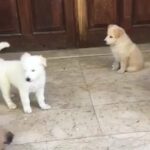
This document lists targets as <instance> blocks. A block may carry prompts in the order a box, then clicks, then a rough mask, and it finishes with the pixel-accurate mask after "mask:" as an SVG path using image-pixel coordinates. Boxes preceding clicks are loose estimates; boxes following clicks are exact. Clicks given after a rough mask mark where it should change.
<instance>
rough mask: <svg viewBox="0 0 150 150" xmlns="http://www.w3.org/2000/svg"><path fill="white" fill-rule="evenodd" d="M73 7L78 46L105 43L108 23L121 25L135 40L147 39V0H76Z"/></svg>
mask: <svg viewBox="0 0 150 150" xmlns="http://www.w3.org/2000/svg"><path fill="white" fill-rule="evenodd" d="M85 6H86V7H85ZM76 10H77V13H76V18H77V26H78V36H79V38H78V45H79V47H89V46H101V45H105V43H104V41H103V39H104V37H105V36H106V29H107V26H108V24H118V25H121V26H122V27H124V28H125V29H126V31H127V32H128V34H129V35H130V36H131V38H132V39H133V41H135V42H150V2H149V1H148V0H77V1H76Z"/></svg>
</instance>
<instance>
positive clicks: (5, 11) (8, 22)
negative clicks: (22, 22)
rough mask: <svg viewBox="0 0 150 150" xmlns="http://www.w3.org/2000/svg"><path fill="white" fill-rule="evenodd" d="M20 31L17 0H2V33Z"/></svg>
mask: <svg viewBox="0 0 150 150" xmlns="http://www.w3.org/2000/svg"><path fill="white" fill-rule="evenodd" d="M19 32H20V27H19V19H18V9H17V1H16V0H0V34H7V33H9V34H15V33H19Z"/></svg>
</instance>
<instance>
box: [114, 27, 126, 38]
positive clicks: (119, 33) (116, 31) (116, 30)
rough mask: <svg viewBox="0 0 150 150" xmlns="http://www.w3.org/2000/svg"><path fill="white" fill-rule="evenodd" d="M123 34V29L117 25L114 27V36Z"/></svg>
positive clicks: (117, 36)
mask: <svg viewBox="0 0 150 150" xmlns="http://www.w3.org/2000/svg"><path fill="white" fill-rule="evenodd" d="M123 34H124V29H123V28H121V27H118V28H116V29H114V36H115V38H119V37H121V36H122V35H123Z"/></svg>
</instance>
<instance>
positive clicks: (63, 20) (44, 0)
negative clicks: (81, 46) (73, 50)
mask: <svg viewBox="0 0 150 150" xmlns="http://www.w3.org/2000/svg"><path fill="white" fill-rule="evenodd" d="M0 18H1V19H0V40H1V41H2V40H7V41H9V42H10V43H11V44H12V47H14V50H19V51H21V50H27V49H28V50H30V49H32V50H34V49H35V50H40V49H53V48H55V49H56V48H67V47H75V26H74V24H75V22H74V3H73V0H0ZM20 48H21V49H20ZM11 50H12V49H11Z"/></svg>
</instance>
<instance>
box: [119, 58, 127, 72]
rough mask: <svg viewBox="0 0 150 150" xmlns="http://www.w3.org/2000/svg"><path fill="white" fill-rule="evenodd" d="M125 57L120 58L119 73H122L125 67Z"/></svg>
mask: <svg viewBox="0 0 150 150" xmlns="http://www.w3.org/2000/svg"><path fill="white" fill-rule="evenodd" d="M127 62H128V61H127V58H126V57H125V58H122V59H121V62H120V69H119V70H118V72H119V73H124V72H125V71H126V67H127Z"/></svg>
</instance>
